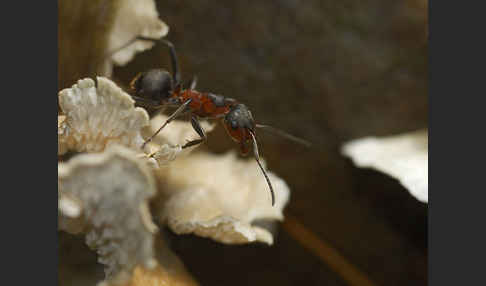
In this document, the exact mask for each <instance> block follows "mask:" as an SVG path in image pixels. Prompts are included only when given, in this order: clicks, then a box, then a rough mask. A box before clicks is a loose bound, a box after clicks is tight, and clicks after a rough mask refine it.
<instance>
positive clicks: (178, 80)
mask: <svg viewBox="0 0 486 286" xmlns="http://www.w3.org/2000/svg"><path fill="white" fill-rule="evenodd" d="M136 39H137V40H142V41H150V42H153V43H163V44H165V45H166V46H168V47H169V54H170V61H171V64H172V73H173V74H174V75H173V76H174V88H175V89H178V88H179V87H180V86H181V72H180V69H179V61H178V60H177V54H176V50H175V47H174V44H172V43H171V42H169V41H167V40H165V39H152V38H147V37H144V36H138V37H137V38H136Z"/></svg>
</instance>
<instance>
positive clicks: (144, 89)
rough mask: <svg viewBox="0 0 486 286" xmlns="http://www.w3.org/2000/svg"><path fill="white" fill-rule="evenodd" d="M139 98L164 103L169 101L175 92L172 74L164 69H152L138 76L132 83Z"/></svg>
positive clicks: (131, 85)
mask: <svg viewBox="0 0 486 286" xmlns="http://www.w3.org/2000/svg"><path fill="white" fill-rule="evenodd" d="M130 87H131V88H132V89H133V90H134V91H135V92H136V94H137V96H140V97H143V98H146V99H151V100H154V101H157V102H164V101H166V100H168V99H169V97H170V96H171V94H172V90H173V80H172V76H171V74H170V73H169V72H168V71H166V70H163V69H152V70H149V71H147V72H143V73H140V74H138V75H137V76H136V77H135V78H134V79H133V80H132V82H131V83H130Z"/></svg>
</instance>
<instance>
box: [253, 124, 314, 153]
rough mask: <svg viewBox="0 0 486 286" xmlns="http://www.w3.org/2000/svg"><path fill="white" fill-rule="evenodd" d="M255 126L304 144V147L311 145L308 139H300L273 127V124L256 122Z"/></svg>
mask: <svg viewBox="0 0 486 286" xmlns="http://www.w3.org/2000/svg"><path fill="white" fill-rule="evenodd" d="M256 127H257V128H262V129H264V130H266V131H268V132H269V133H272V134H274V135H278V136H281V137H283V138H285V139H287V140H290V141H293V142H295V143H299V144H301V145H304V146H305V147H307V148H310V147H311V146H312V143H310V142H309V141H307V140H304V139H301V138H299V137H296V136H294V135H291V134H289V133H287V132H285V131H283V130H280V129H278V128H275V127H273V126H270V125H264V124H256Z"/></svg>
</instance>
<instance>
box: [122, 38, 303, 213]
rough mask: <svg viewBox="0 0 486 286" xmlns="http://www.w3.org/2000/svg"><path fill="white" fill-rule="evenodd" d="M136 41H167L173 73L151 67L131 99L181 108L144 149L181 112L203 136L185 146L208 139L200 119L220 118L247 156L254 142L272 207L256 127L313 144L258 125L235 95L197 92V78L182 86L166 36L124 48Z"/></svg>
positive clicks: (135, 82)
mask: <svg viewBox="0 0 486 286" xmlns="http://www.w3.org/2000/svg"><path fill="white" fill-rule="evenodd" d="M136 40H142V41H150V42H153V43H155V44H157V43H163V44H165V45H166V46H167V47H168V48H169V54H170V60H171V66H172V73H173V76H172V75H171V74H170V73H169V72H168V71H166V70H164V69H151V70H148V71H146V72H141V73H138V74H137V75H136V76H135V78H133V80H132V81H131V82H130V89H131V90H132V92H133V93H135V95H132V98H133V99H134V100H135V101H137V102H138V103H141V104H143V105H146V106H148V107H150V108H154V109H160V108H162V107H165V106H174V107H178V108H177V109H176V111H174V113H172V114H171V115H170V116H169V118H168V119H167V120H166V121H165V123H164V124H163V125H162V126H161V127H160V128H159V129H158V130H157V131H156V132H155V133H154V134H153V135H152V136H150V137H149V138H148V139H147V140H146V141H145V142H144V143H143V145H142V149H144V147H145V145H146V144H147V143H148V142H150V141H152V139H153V138H154V137H155V136H156V135H157V134H158V133H159V132H160V131H162V129H163V128H164V127H165V126H166V125H167V124H169V123H170V122H171V121H172V120H174V119H175V118H176V117H177V116H179V115H182V114H187V113H189V114H190V115H191V124H192V127H193V128H194V130H195V131H196V133H197V134H198V135H199V137H200V138H199V139H196V140H192V141H189V142H187V143H186V144H185V145H183V146H182V148H187V147H191V146H194V145H197V144H200V143H202V142H204V141H205V140H206V133H205V132H204V129H203V128H202V127H201V125H200V123H199V119H200V118H204V119H221V122H222V124H223V126H224V128H225V129H226V131H227V133H228V135H229V136H230V137H231V138H232V139H233V141H235V142H236V143H238V144H239V146H240V153H241V154H242V155H247V154H248V153H249V151H250V145H253V155H254V157H255V160H256V162H257V164H258V166H259V167H260V169H261V171H262V172H263V175H264V176H265V179H266V181H267V184H268V186H269V188H270V193H271V196H272V206H273V205H275V194H274V191H273V187H272V183H271V182H270V179H269V178H268V176H267V173H266V172H265V169H264V168H263V166H262V164H261V163H260V155H259V152H258V144H257V140H256V133H255V130H256V128H262V129H266V130H268V131H270V132H272V133H274V134H277V135H280V136H283V137H285V138H287V139H290V140H293V141H295V142H298V143H301V144H303V145H305V146H308V147H309V146H310V143H309V142H307V141H305V140H302V139H300V138H297V137H295V136H293V135H290V134H287V133H285V132H283V131H281V130H279V129H276V128H274V127H271V126H268V125H262V124H256V123H255V121H254V120H253V116H252V114H251V112H250V110H249V109H248V107H246V105H244V104H242V103H239V102H238V101H237V100H235V99H233V98H228V97H224V96H221V95H216V94H213V93H209V92H199V91H196V90H195V88H196V85H197V78H196V77H194V78H193V79H192V81H191V83H190V86H189V89H184V88H183V87H182V82H181V73H180V69H179V62H178V60H177V55H176V50H175V47H174V45H173V44H172V43H171V42H169V41H167V40H165V39H152V38H148V37H143V36H138V37H136V38H135V39H133V40H132V41H130V42H129V43H127V44H125V45H124V46H123V47H126V46H127V45H128V44H131V43H132V42H134V41H136ZM123 47H122V48H123Z"/></svg>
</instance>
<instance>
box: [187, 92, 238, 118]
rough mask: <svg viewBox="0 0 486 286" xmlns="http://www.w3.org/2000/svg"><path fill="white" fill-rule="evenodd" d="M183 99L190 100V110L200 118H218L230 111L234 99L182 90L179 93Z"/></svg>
mask: <svg viewBox="0 0 486 286" xmlns="http://www.w3.org/2000/svg"><path fill="white" fill-rule="evenodd" d="M180 97H181V98H182V100H183V101H186V100H189V99H190V100H191V103H190V104H189V108H190V109H191V112H192V113H194V114H195V115H197V116H199V117H200V118H210V119H218V118H222V117H224V116H225V115H226V114H227V113H228V112H230V109H231V107H232V106H233V105H234V104H235V102H236V101H235V100H234V99H231V98H226V97H224V96H221V95H216V94H212V93H207V92H199V91H196V90H184V91H183V92H181V93H180Z"/></svg>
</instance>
